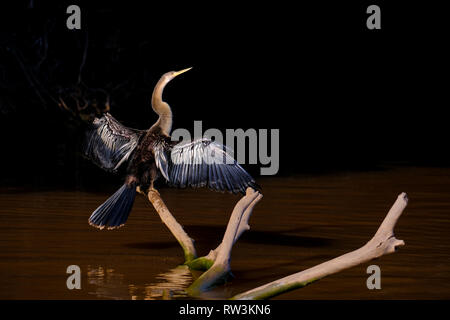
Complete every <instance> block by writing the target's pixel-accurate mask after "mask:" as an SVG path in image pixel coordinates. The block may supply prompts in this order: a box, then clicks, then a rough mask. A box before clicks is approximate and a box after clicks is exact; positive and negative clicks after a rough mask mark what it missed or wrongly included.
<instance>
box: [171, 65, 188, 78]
mask: <svg viewBox="0 0 450 320" xmlns="http://www.w3.org/2000/svg"><path fill="white" fill-rule="evenodd" d="M191 69H192V67H191V68H186V69H183V70H180V71H177V72H175V73H174V74H173V77H174V78H175V77H176V76H179V75H180V74H182V73H185V72H186V71H189V70H191Z"/></svg>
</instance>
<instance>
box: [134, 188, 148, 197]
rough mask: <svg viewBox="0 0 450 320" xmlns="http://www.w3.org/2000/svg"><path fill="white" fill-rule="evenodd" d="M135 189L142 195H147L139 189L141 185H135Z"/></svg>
mask: <svg viewBox="0 0 450 320" xmlns="http://www.w3.org/2000/svg"><path fill="white" fill-rule="evenodd" d="M136 191H137V192H139V193H140V194H142V195H144V196H146V195H147V193H146V192H145V191H143V190H142V189H141V186H137V187H136Z"/></svg>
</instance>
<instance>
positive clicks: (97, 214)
mask: <svg viewBox="0 0 450 320" xmlns="http://www.w3.org/2000/svg"><path fill="white" fill-rule="evenodd" d="M135 197H136V186H135V185H134V184H131V185H127V184H123V185H122V187H120V189H119V190H117V191H116V192H115V193H114V194H113V195H112V196H111V197H109V198H108V200H106V201H105V202H103V204H102V205H100V206H99V207H98V208H97V209H96V210H95V211H94V212H93V213H92V215H91V216H90V218H89V224H90V225H91V226H93V227H96V228H98V229H104V228H107V229H108V230H111V229H116V228H120V227H121V226H123V225H124V224H125V222H126V221H127V219H128V216H129V215H130V211H131V208H132V207H133V203H134V198H135Z"/></svg>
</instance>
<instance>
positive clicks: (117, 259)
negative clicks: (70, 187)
mask: <svg viewBox="0 0 450 320" xmlns="http://www.w3.org/2000/svg"><path fill="white" fill-rule="evenodd" d="M259 183H260V184H261V186H262V187H263V194H264V198H263V199H262V201H261V202H260V203H259V204H258V205H257V207H256V208H255V210H254V212H253V216H252V218H251V220H250V225H251V229H250V231H248V232H247V233H245V234H244V235H243V237H242V238H241V239H240V240H239V242H238V243H237V245H236V247H235V248H234V250H233V256H232V269H233V274H234V275H235V278H234V279H233V280H232V281H231V282H229V283H227V284H226V285H225V286H222V287H219V288H217V289H215V290H213V291H211V292H210V293H208V294H205V297H204V298H227V297H230V296H232V295H234V294H236V293H239V292H242V291H245V290H248V289H250V288H252V287H256V286H258V285H261V284H264V283H266V282H269V281H272V280H275V279H277V278H280V277H283V276H286V275H289V274H291V273H294V272H298V271H301V270H303V269H305V268H308V267H311V266H313V265H316V264H318V263H321V262H323V261H325V260H328V259H331V258H333V257H335V256H338V255H340V254H343V253H345V252H347V251H351V250H353V249H356V248H358V247H360V246H361V245H363V244H365V243H366V242H367V241H368V240H369V239H370V237H371V236H372V235H373V234H374V232H375V231H376V229H377V227H378V225H379V223H380V222H381V220H382V219H383V218H384V216H385V214H386V213H387V211H388V209H389V208H390V206H391V205H392V204H393V203H394V201H395V199H396V197H397V195H398V194H399V193H400V192H402V191H405V192H407V193H408V196H409V199H410V202H409V205H408V207H407V209H406V210H405V212H404V214H403V216H402V217H401V219H400V221H399V223H398V225H397V228H396V237H397V238H399V239H403V240H404V241H405V242H406V246H405V247H402V248H401V249H400V250H399V251H398V252H397V253H395V254H392V255H389V256H385V257H382V258H381V259H379V260H376V261H372V262H370V263H367V264H363V265H360V266H357V267H354V268H352V269H349V270H346V271H343V272H341V273H339V274H337V275H333V276H330V277H328V278H325V279H323V280H321V281H319V282H316V283H314V284H312V285H310V286H308V287H305V288H303V289H299V290H296V291H292V292H290V293H287V294H284V295H281V296H279V297H278V298H279V299H449V298H450V169H440V168H401V169H386V170H379V171H371V172H359V173H355V172H352V173H345V174H334V175H321V176H296V177H290V178H264V179H261V180H260V181H259ZM108 196H109V195H108V194H107V193H105V192H101V191H99V192H98V193H88V192H74V191H61V190H57V191H33V192H25V191H23V190H17V189H8V188H3V189H2V190H1V193H0V217H1V224H0V299H170V298H172V299H177V298H178V299H183V298H186V296H185V294H184V291H183V289H184V288H186V287H187V286H188V285H189V284H190V283H191V282H192V277H193V275H192V274H191V272H190V271H189V270H188V269H187V268H186V267H183V266H179V264H180V263H182V262H183V259H182V258H183V256H182V251H181V249H180V247H179V246H178V244H177V242H176V241H175V240H174V238H173V237H172V236H171V234H170V233H169V232H168V230H167V229H166V228H165V226H164V225H163V224H162V223H161V221H160V219H159V217H158V216H157V215H156V212H155V211H154V210H153V208H152V207H151V205H150V204H149V203H148V202H147V200H146V199H145V198H144V197H142V196H139V197H138V198H137V200H136V202H135V205H134V208H133V211H132V214H131V215H130V218H129V220H128V223H127V224H126V226H125V227H123V228H121V229H119V230H115V231H106V230H103V231H99V230H97V229H94V228H92V227H90V226H89V225H88V223H87V218H88V217H89V215H90V214H91V212H92V211H93V210H94V209H95V208H96V207H97V206H98V205H99V204H100V203H102V202H103V201H104V200H105V199H106V198H107V197H108ZM161 196H162V197H163V199H164V200H165V201H166V204H167V206H168V207H169V208H170V209H171V211H172V213H173V214H174V215H175V216H176V218H177V219H178V220H179V221H180V222H181V223H182V224H183V225H184V227H185V229H186V231H187V232H188V233H189V235H190V236H191V237H193V238H194V239H195V240H196V246H197V251H198V253H199V254H200V255H203V254H207V253H208V251H209V250H210V249H212V248H214V247H215V246H217V245H218V244H219V242H220V240H221V237H222V235H223V232H224V230H225V226H226V223H227V221H228V218H229V215H230V213H231V210H232V208H233V206H234V204H235V203H236V201H237V200H238V199H239V197H238V196H233V195H228V194H220V193H214V192H211V191H208V190H172V189H162V190H161ZM370 264H377V265H379V266H380V268H381V287H382V289H381V290H368V289H367V287H366V279H367V277H368V275H367V273H366V268H367V266H368V265H370ZM69 265H78V266H80V268H81V272H82V288H81V290H68V289H67V287H66V279H67V276H68V274H66V268H67V266H69ZM194 276H198V274H195V275H194Z"/></svg>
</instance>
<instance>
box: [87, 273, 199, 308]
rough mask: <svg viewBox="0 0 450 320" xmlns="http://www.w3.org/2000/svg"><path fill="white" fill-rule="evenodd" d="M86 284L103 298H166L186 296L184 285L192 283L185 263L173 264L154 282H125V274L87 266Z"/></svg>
mask: <svg viewBox="0 0 450 320" xmlns="http://www.w3.org/2000/svg"><path fill="white" fill-rule="evenodd" d="M87 277H88V284H89V285H90V286H91V287H93V289H94V290H93V291H90V292H89V294H91V295H95V296H96V297H98V298H104V299H116V300H120V299H131V300H170V299H183V298H187V295H186V293H185V289H186V288H187V287H188V286H189V285H190V284H191V283H192V281H193V279H192V274H191V272H190V271H189V268H188V267H187V266H183V265H181V266H177V267H176V268H174V269H170V270H169V271H167V272H164V273H160V274H158V275H157V276H156V281H155V283H150V284H142V285H139V284H133V283H127V281H126V279H125V276H124V275H123V274H121V273H118V272H116V271H115V270H114V269H112V268H109V267H103V266H96V267H92V266H88V272H87Z"/></svg>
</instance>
